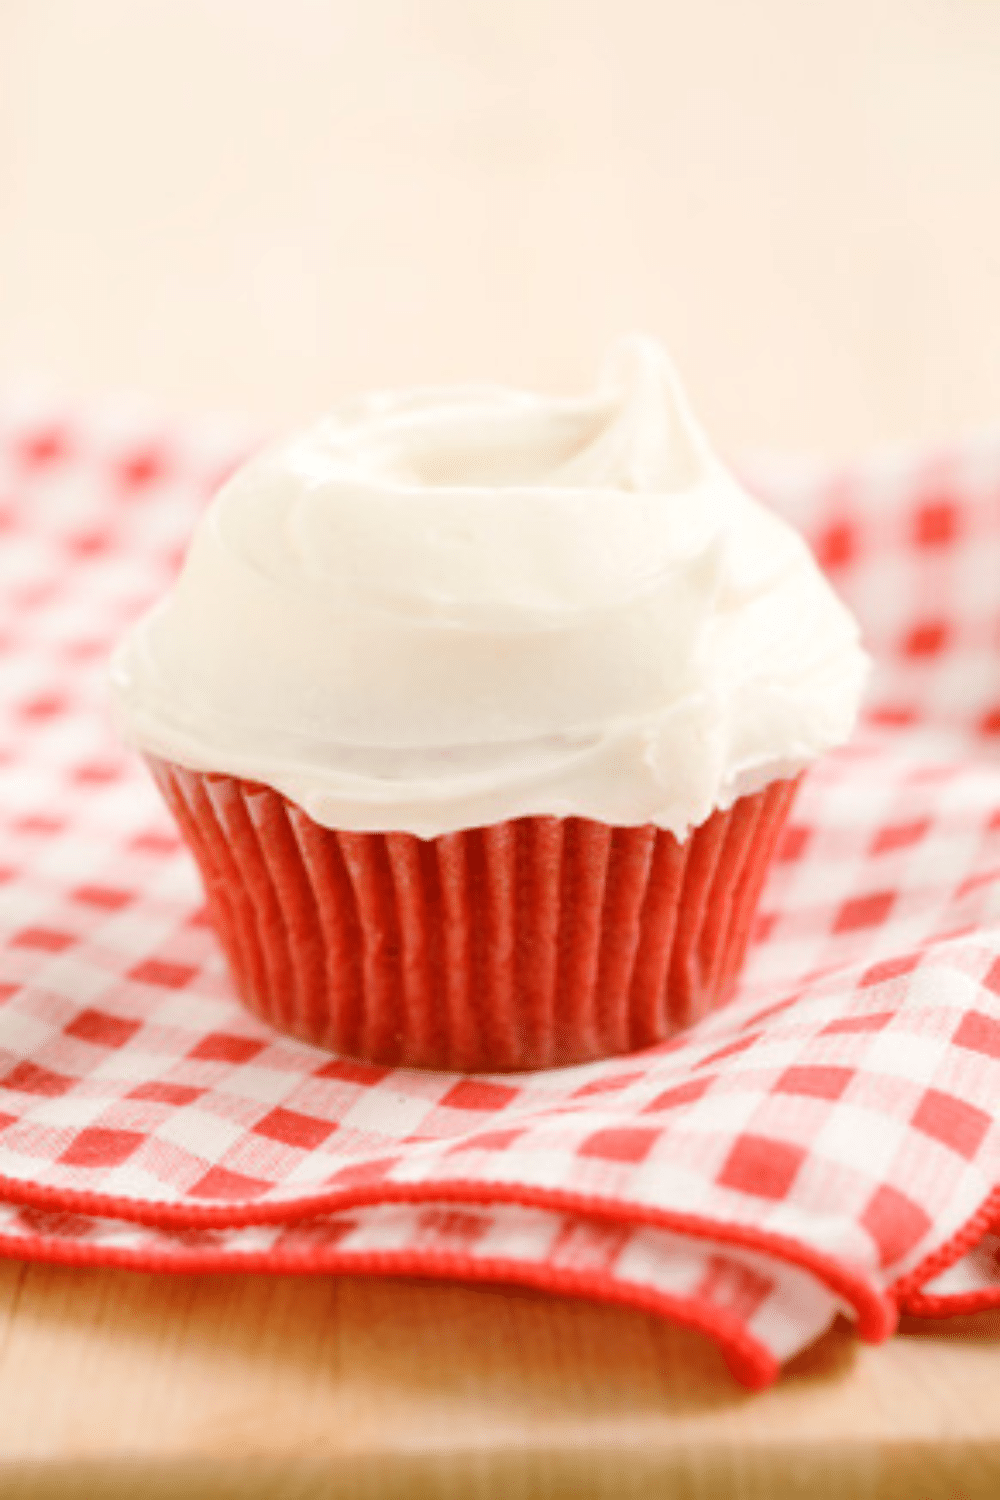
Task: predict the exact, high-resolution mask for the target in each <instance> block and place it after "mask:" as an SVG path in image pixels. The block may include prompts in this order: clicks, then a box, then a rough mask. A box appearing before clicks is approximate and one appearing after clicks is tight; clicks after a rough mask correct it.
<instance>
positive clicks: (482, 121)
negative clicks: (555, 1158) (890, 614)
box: [0, 0, 1000, 1500]
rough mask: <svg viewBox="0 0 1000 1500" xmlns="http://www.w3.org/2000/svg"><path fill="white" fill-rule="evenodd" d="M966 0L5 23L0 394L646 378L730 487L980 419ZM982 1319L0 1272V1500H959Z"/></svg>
mask: <svg viewBox="0 0 1000 1500" xmlns="http://www.w3.org/2000/svg"><path fill="white" fill-rule="evenodd" d="M998 184H1000V5H997V4H995V3H992V0H840V3H839V4H836V5H833V4H829V5H823V4H820V5H804V4H802V3H801V0H755V3H753V4H745V3H742V0H705V3H700V4H692V3H690V0H686V3H681V0H614V3H612V0H410V3H406V0H364V3H363V4H362V3H358V0H281V3H277V0H0V384H2V383H4V382H6V383H11V382H13V383H15V384H17V385H19V386H23V385H24V384H25V383H27V384H28V385H31V384H32V383H34V384H40V385H42V386H48V387H53V386H54V387H55V388H56V389H58V390H60V391H62V392H63V393H65V394H67V395H70V396H78V397H81V398H88V399H89V398H91V397H101V396H103V395H104V394H106V393H108V392H112V391H127V392H131V393H134V392H139V393H143V394H144V395H145V396H147V397H148V398H149V399H150V400H151V401H152V402H153V403H154V404H155V405H156V406H158V407H161V408H167V409H173V410H176V411H179V412H184V411H196V410H201V409H203V408H205V407H211V408H216V409H218V408H229V409H236V410H238V411H241V412H245V413H248V414H250V415H251V416H252V417H253V418H255V419H256V420H257V421H259V422H260V423H261V424H263V425H266V426H271V425H274V424H280V423H284V422H289V421H295V420H300V419H301V418H303V417H304V416H306V415H308V414H311V413H312V412H313V411H315V410H317V409H320V408H322V407H323V406H325V405H326V404H328V403H329V402H330V401H331V400H332V399H335V398H336V397H338V396H340V395H341V394H343V393H345V392H348V391H351V390H354V389H357V388H359V387H362V386H366V385H370V384H373V383H374V384H380V385H381V384H393V383H408V382H411V381H425V380H450V379H460V380H464V379H466V378H470V377H487V378H496V379H502V380H510V381H516V382H522V383H537V384H539V385H541V386H548V387H550V388H553V389H571V388H577V387H581V386H583V385H584V384H586V383H587V382H588V381H589V380H590V379H591V377H592V372H593V369H594V366H595V364H596V361H597V359H598V357H599V354H600V351H601V349H602V347H603V346H604V345H605V344H606V343H607V342H608V341H609V339H610V338H611V337H613V336H614V335H615V334H616V333H618V332H619V331H621V330H623V329H627V328H645V329H649V330H651V331H653V332H655V333H657V334H659V335H660V336H661V337H663V338H664V339H665V341H666V342H667V343H668V344H669V345H670V347H671V348H672V349H673V351H674V353H675V355H676V357H677V360H678V363H679V365H680V367H681V369H682V370H683V371H684V373H685V375H686V377H687V380H688V383H689V386H690V388H691V391H692V395H693V398H694V401H695V405H696V408H697V409H698V410H699V411H700V412H701V413H702V415H703V417H704V419H705V422H706V425H707V427H708V428H709V430H710V431H711V432H712V433H713V434H714V435H715V436H716V437H717V438H718V440H719V441H720V442H721V444H722V445H723V446H724V447H725V448H727V449H729V450H730V451H734V452H738V451H742V450H745V449H747V448H748V447H768V448H773V449H778V450H788V449H812V450H817V451H820V452H825V453H828V454H840V453H847V452H853V451H857V450H859V449H862V448H864V447H866V446H867V445H869V444H871V443H875V442H881V441H884V440H886V439H898V438H902V439H908V440H938V439H950V438H954V437H958V436H961V435H962V434H964V433H967V432H970V431H972V430H974V429H977V428H982V427H984V426H987V425H994V426H995V425H996V424H997V421H998V417H1000V352H998V340H997V333H996V329H997V327H998V326H1000V193H998V191H997V188H998ZM998 1389H1000V1322H998V1320H997V1319H993V1318H983V1319H979V1320H972V1321H969V1322H967V1323H964V1324H962V1325H957V1326H947V1327H935V1326H933V1325H932V1326H929V1327H917V1326H916V1325H911V1327H910V1331H909V1332H908V1333H907V1334H906V1335H905V1336H903V1337H900V1338H897V1339H895V1340H893V1341H892V1342H891V1343H889V1344H888V1345H885V1346H883V1347H882V1348H879V1349H870V1348H865V1347H862V1346H858V1345H857V1344H856V1343H855V1342H854V1341H853V1340H852V1338H851V1337H850V1335H849V1333H848V1331H847V1330H846V1328H845V1327H843V1326H839V1327H837V1328H835V1329H834V1330H833V1331H832V1332H831V1333H830V1334H829V1335H828V1336H827V1337H826V1338H824V1339H823V1340H822V1341H821V1342H820V1343H819V1344H818V1345H817V1346H816V1347H815V1349H813V1350H811V1351H809V1352H808V1353H807V1354H805V1355H803V1356H802V1357H800V1359H799V1360H797V1361H796V1363H795V1365H794V1366H793V1368H792V1370H791V1371H790V1372H789V1374H788V1375H787V1376H786V1378H785V1379H784V1380H783V1381H782V1383H781V1384H780V1385H779V1386H778V1387H777V1388H776V1389H774V1390H772V1391H770V1392H767V1393H765V1394H763V1395H760V1396H754V1397H748V1396H746V1395H744V1394H743V1393H741V1392H740V1391H739V1390H738V1388H736V1387H735V1386H734V1385H733V1383H732V1381H731V1380H730V1378H729V1376H728V1375H727V1374H726V1372H725V1370H724V1368H723V1366H722V1363H721V1360H720V1359H719V1358H718V1357H717V1355H716V1354H715V1352H714V1350H713V1349H712V1348H711V1346H709V1345H708V1344H706V1343H704V1342H703V1341H701V1340H699V1339H698V1338H697V1337H696V1336H694V1335H690V1334H686V1333H682V1332H680V1331H678V1330H675V1329H672V1328H670V1327H668V1326H666V1325H663V1324H660V1323H657V1322H656V1321H654V1320H652V1319H649V1318H646V1317H643V1316H640V1315H638V1314H632V1313H628V1312H623V1311H620V1310H610V1309H602V1308H599V1307H591V1306H587V1305H585V1304H580V1303H573V1302H568V1301H559V1300H556V1299H549V1298H544V1297H540V1296H533V1295H527V1294H522V1293H515V1292H505V1291H502V1290H479V1289H471V1288H464V1287H459V1286H439V1285H432V1284H427V1285H422V1284H419V1283H415V1282H409V1283H407V1282H376V1281H372V1282H364V1281H359V1280H339V1281H337V1280H329V1279H322V1280H316V1281H308V1280H307V1281H294V1280H290V1279H285V1278H275V1279H266V1278H260V1277H252V1278H246V1279H243V1278H239V1277H221V1276H220V1277H202V1278H192V1279H182V1278H178V1279H169V1278H165V1277H152V1276H138V1275H130V1274H128V1273H124V1272H95V1271H72V1270H65V1269H56V1268H52V1267H46V1266H21V1265H17V1264H14V1263H6V1264H0V1495H2V1496H3V1497H4V1500H21V1497H38V1500H41V1497H47V1496H50V1495H51V1496H60V1497H63V1496H67V1497H84V1496H86V1497H89V1496H100V1497H102V1500H103V1497H109V1500H115V1497H118V1496H122V1497H125V1496H129V1497H131V1496H137V1495H141V1496H143V1497H150V1500H158V1497H160V1496H163V1497H165V1500H166V1497H170V1500H173V1497H176V1496H181V1495H184V1496H198V1497H203V1496H204V1497H206V1500H214V1497H217V1496H218V1497H229V1496H232V1497H239V1500H254V1497H256V1496H262V1497H264V1496H266V1497H269V1500H270V1497H285V1496H287V1497H289V1500H313V1497H320V1496H323V1497H325V1496H329V1495H345V1496H358V1497H360V1500H365V1497H372V1500H375V1497H377V1500H392V1497H394V1496H396V1495H399V1496H406V1497H411V1496H412V1497H415V1500H419V1497H422V1496H425V1495H426V1496H431V1497H441V1500H465V1497H474V1500H479V1497H482V1500H487V1497H489V1500H493V1497H495V1496H503V1497H504V1500H517V1497H520V1496H524V1497H530V1500H549V1497H556V1496H567V1497H572V1500H587V1497H590V1496H595V1497H597V1496H599V1497H608V1500H612V1497H613V1500H621V1497H628V1496H636V1497H639V1496H642V1497H646V1496H660V1495H663V1496H666V1495H670V1496H671V1497H675V1496H676V1497H692V1500H695V1497H697V1500H708V1497H715V1496H720V1497H721V1496H725V1497H733V1500H765V1497H766V1500H784V1497H791V1496H796V1497H798V1496H802V1497H806V1496H808V1497H810V1500H812V1497H820V1500H821V1497H824V1496H829V1497H834V1496H836V1497H840V1496H846V1495H850V1496H852V1497H854V1496H857V1497H861V1500H979V1497H982V1500H987V1497H989V1500H994V1497H995V1496H996V1495H997V1494H998V1493H1000V1402H998V1401H997V1398H996V1392H997V1390H998Z"/></svg>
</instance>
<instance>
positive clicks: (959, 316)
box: [0, 0, 1000, 453]
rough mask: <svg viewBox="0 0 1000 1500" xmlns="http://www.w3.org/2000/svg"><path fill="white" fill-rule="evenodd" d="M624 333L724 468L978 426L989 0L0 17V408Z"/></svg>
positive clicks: (560, 371)
mask: <svg viewBox="0 0 1000 1500" xmlns="http://www.w3.org/2000/svg"><path fill="white" fill-rule="evenodd" d="M635 327H641V328H649V329H651V330H653V331H655V332H656V333H658V334H659V335H660V336H662V337H663V338H664V339H665V340H666V341H667V342H668V344H669V345H670V346H671V348H672V349H673V351H674V353H675V355H676V358H677V360H678V362H679V364H680V366H681V368H682V371H683V372H684V374H685V375H686V378H687V381H688V384H689V386H690V388H691V391H692V394H693V397H694V400H695V402H696V404H697V406H698V408H699V409H700V410H701V412H702V413H703V415H704V417H705V419H706V422H707V423H708V424H709V426H710V428H711V429H712V430H713V432H714V433H715V434H716V435H717V436H718V437H719V439H720V440H721V441H722V442H723V443H724V444H725V445H726V446H727V447H729V448H730V449H743V448H746V447H748V446H758V445H765V446H768V447H772V448H811V449H817V450H820V451H825V452H829V453H833V452H848V451H853V450H856V449H858V448H861V447H863V446H865V445H867V444H869V443H872V442H875V441H880V440H884V439H895V438H906V439H909V438H930V439H934V438H947V437H953V436H960V435H962V434H963V433H966V432H968V431H970V430H973V429H976V428H981V427H983V426H988V425H992V424H994V423H996V422H998V421H1000V338H998V328H1000V4H998V3H996V0H839V3H826V4H823V3H806V0H686V3H684V4H681V3H678V0H0V381H10V380H17V381H21V380H23V379H24V377H25V376H26V375H31V376H33V377H34V378H37V379H40V380H42V381H47V382H49V383H54V384H55V385H56V386H57V388H59V389H61V390H63V391H65V392H68V393H70V394H91V393H100V392H104V391H107V390H122V389H125V390H129V391H140V392H143V393H146V394H148V395H150V396H151V397H153V399H154V400H155V401H157V402H158V403H160V404H162V405H166V406H167V407H170V408H177V409H181V410H190V409H196V408H199V407H202V406H206V405H208V406H212V407H223V408H235V409H239V410H244V411H247V412H249V413H251V414H252V415H253V416H254V417H256V418H258V419H262V420H263V421H264V422H266V423H272V422H284V421H289V420H295V419H298V418H300V417H302V416H304V415H306V414H309V413H311V412H313V411H314V410H316V409H318V408H321V407H323V406H324V405H325V404H327V403H328V402H329V401H331V400H332V399H334V398H336V397H337V396H338V395H340V394H343V393H344V392H346V391H349V390H351V389H354V388H356V387H359V386H364V385H371V384H396V383H404V382H410V381H415V380H451V379H465V378H468V377H490V378H501V379H505V380H509V381H515V382H524V383H537V384H539V385H542V386H550V387H553V388H566V389H569V388H574V387H578V386H582V385H584V384H585V383H586V382H587V381H588V380H589V379H590V378H591V375H592V371H593V367H594V365H595V362H596V360H597V358H598V357H599V354H600V351H601V349H602V346H603V345H604V344H605V343H606V342H607V341H608V340H609V339H610V338H611V337H612V336H613V335H614V334H615V333H616V332H618V331H619V330H622V329H626V328H635Z"/></svg>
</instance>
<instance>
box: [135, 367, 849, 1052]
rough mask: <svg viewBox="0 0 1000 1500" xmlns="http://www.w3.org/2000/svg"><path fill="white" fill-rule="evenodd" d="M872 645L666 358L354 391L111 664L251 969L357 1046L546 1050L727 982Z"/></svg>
mask: <svg viewBox="0 0 1000 1500" xmlns="http://www.w3.org/2000/svg"><path fill="white" fill-rule="evenodd" d="M865 667H866V661H865V657H864V654H863V652H862V651H861V650H860V648H859V646H858V642H857V631H856V627H855V626H854V623H853V621H852V620H851V619H850V617H849V616H848V614H847V612H846V611H845V610H844V609H843V607H842V606H841V605H840V604H839V603H838V601H837V600H836V599H835V598H834V596H833V595H832V593H831V592H830V590H829V588H828V586H827V585H826V584H825V582H824V581H823V579H822V577H821V576H820V574H819V573H818V571H817V570H816V567H815V565H814V563H813V562H812V559H811V558H810V556H809V554H808V552H807V550H806V549H805V547H804V545H803V544H802V542H801V541H800V540H799V539H798V537H796V536H795V534H794V533H792V532H791V531H790V530H789V529H788V528H787V527H786V526H784V525H783V523H781V522H779V521H778V520H777V519H776V518H775V517H773V516H771V515H769V513H767V512H766V511H765V510H764V509H763V508H762V507H761V506H759V505H758V504H757V503H756V502H754V501H753V500H752V499H751V498H750V497H749V496H747V495H745V494H744V493H743V492H742V491H741V490H740V489H739V488H738V486H737V485H736V484H735V481H733V480H732V478H731V477H730V476H729V475H728V474H727V473H726V471H725V470H724V469H722V467H721V466H720V465H719V464H718V462H717V461H716V460H715V459H714V458H713V457H712V455H711V453H710V452H709V450H708V448H707V446H706V444H705V442H704V439H703V438H702V436H701V434H700V432H699V431H698V429H697V427H696V426H695V425H694V423H693V422H692V420H691V418H690V415H689V414H688V412H687V410H686V407H685V406H684V403H683V399H682V397H681V396H680V393H679V391H678V389H677V387H676V382H675V380H674V378H673V375H672V372H671V371H670V368H669V366H668V365H667V364H666V362H665V360H664V359H663V357H662V355H661V354H660V352H659V351H658V349H657V348H656V346H655V345H652V344H650V343H649V342H648V341H643V340H633V341H629V342H627V343H625V344H623V345H622V346H621V347H620V348H619V349H618V350H617V351H616V353H615V356H614V358H613V360H612V361H611V363H610V365H609V368H608V371H607V373H606V376H605V379H604V381H603V383H602V385H601V387H600V389H599V390H598V392H597V394H596V396H594V397H591V398H588V399H584V400H579V401H557V400H551V399H547V398H542V397H530V396H526V395H524V394H521V393H516V392H506V391H499V390H495V389H492V388H471V389H469V390H460V391H450V390H449V391H441V390H429V391H420V392H415V393H408V394H407V393H403V394H398V395H382V396H376V397H371V398H368V399H367V400H364V401H361V402H358V403H355V404H354V405H352V406H349V407H346V408H343V409H342V410H341V411H340V412H339V413H335V414H334V416H333V417H332V418H330V419H328V420H327V422H325V423H323V424H321V425H320V426H319V427H317V428H315V429H313V430H311V431H310V432H308V433H306V434H303V435H302V436H301V437H299V438H296V439H293V440H291V441H290V442H288V443H286V444H284V445H281V446H279V447H277V448H275V449H273V450H270V451H269V452H268V453H266V454H264V455H263V456H262V457H260V458H258V459H257V460H255V461H254V462H253V463H251V464H250V465H248V466H247V467H246V468H245V469H244V470H242V471H240V473H239V474H238V475H237V476H235V478H234V479H233V480H231V481H230V482H229V484H227V485H226V486H225V487H224V489H223V490H222V491H221V492H220V494H219V496H218V497H217V498H216V500H215V502H214V503H213V505H212V507H211V508H210V510H209V512H208V514H207V515H206V517H205V519H204V521H203V522H202V524H201V526H200V527H199V529H198V531H197V533H196V536H195V539H194V542H193V544H192V548H191V551H190V553H189V556H188V559H187V561H186V564H185V567H184V569H183V570H182V574H181V577H180V579H179V580H178V583H177V585H176V587H175V589H174V590H173V592H172V593H171V595H170V596H169V597H168V598H167V600H166V601H164V603H163V604H161V605H160V606H158V607H157V609H156V610H154V611H153V612H152V613H151V614H150V615H149V616H148V617H147V618H146V620H144V621H143V622H141V624H140V625H139V627H138V628H137V629H136V630H135V631H133V633H132V634H131V636H130V637H129V638H128V640H127V641H126V642H125V643H124V645H123V647H122V648H121V649H120V651H119V653H118V655H117V657H116V661H115V667H114V683H115V691H116V703H117V708H118V716H119V720H120V723H121V725H122V728H123V732H124V733H125V734H126V736H127V737H128V738H130V739H131V740H132V741H133V743H135V744H136V745H137V746H138V747H139V748H140V749H141V750H142V751H143V752H144V753H145V755H146V756H147V759H148V760H149V763H150V765H151V767H152V769H153V773H154V775H155V777H156V780H157V783H158V785H159V787H160V789H161V791H162V792H163V795H164V797H165V798H166V801H167V802H168V804H169V806H170V808H171V810H172V812H173V814H174V816H175V817H176V819H177V821H178V823H179V825H180V827H181V829H182V831H183V834H184V836H185V838H186V840H187V842H188V844H189V846H190V848H191V850H192V853H193V854H194V857H195V859H196V860H197V862H198V865H199V868H200V871H201V874H202V878H203V880H204V884H205V888H206V892H207V895H208V902H209V909H210V913H211V916H212V920H213V922H214V925H215V928H216V930H217V932H218V934H219V937H220V940H221V942H222V945H223V948H224V950H225V952H226V956H227V959H228V961H229V966H230V970H231V972H232V976H233V981H234V984H235V987H236V992H237V994H238V995H239V996H240V998H241V999H242V1000H243V1001H244V1003H245V1004H246V1005H247V1006H248V1007H249V1008H250V1009H252V1010H253V1011H254V1012H256V1013H257V1014H258V1015H260V1016H262V1017H263V1018H265V1019H266V1020H268V1021H269V1022H271V1023H272V1024H273V1025H274V1026H276V1027H278V1028H280V1029H282V1030H284V1031H287V1032H289V1033H291V1034H293V1035H295V1036H297V1037H300V1038H302V1039H303V1040H306V1041H309V1042H313V1043H316V1044H317V1045H319V1046H323V1047H327V1048H329V1049H331V1050H333V1051H335V1052H337V1053H342V1054H345V1055H348V1056H352V1057H359V1058H364V1059H366V1060H369V1061H372V1062H377V1063H384V1064H399V1065H404V1066H412V1067H426V1068H444V1069H457V1070H463V1071H497V1070H511V1069H515V1070H516V1069H527V1068H543V1067H554V1066H560V1065H565V1064H572V1063H581V1062H586V1061H589V1060H591V1059H595V1058H599V1057H605V1056H609V1055H613V1054H616V1053H621V1052H627V1051H630V1050H633V1049H636V1048H641V1047H646V1046H650V1045H653V1044H655V1043H657V1042H660V1041H662V1040H664V1039H665V1038H666V1037H668V1036H669V1035H670V1034H671V1033H672V1032H674V1031H676V1030H678V1029H679V1028H681V1027H685V1026H689V1025H691V1024H693V1023H694V1022H696V1021H698V1020H699V1019H700V1018H701V1017H702V1016H703V1015H705V1014H706V1012H708V1011H709V1010H711V1009H713V1008H714V1007H717V1006H719V1005H721V1004H723V1003H724V1002H725V1001H726V1000H727V999H728V997H729V996H730V995H731V993H732V990H733V987H734V984H735V982H736V978H737V975H738V971H739V968H740V964H741V961H742V958H743V954H744V951H745V948H746V944H747V940H748V936H749V933H750V929H751V924H752V920H753V916H754V912H755V909H756V905H757V900H758V896H759V893H760V889H761V886H762V883H763V880H764V876H765V874H766V870H767V866H768V862H769V860H770V857H771V854H772V852H773V849H774V846H775V843H776V841H777V838H778V835H779V833H780V830H781V826H782V823H783V821H784V818H785V816H786V814H787V811H788V807H789V805H790V802H791V798H792V796H793V794H794V789H795V786H796V783H797V779H798V776H799V775H800V773H801V772H802V770H803V769H804V768H805V767H806V766H807V765H808V764H809V762H810V761H811V760H812V759H814V758H815V757H816V756H817V755H819V754H821V753H822V752H823V751H825V750H826V749H828V748H830V747H831V746H832V745H835V744H837V743H839V742H841V741H842V740H843V739H844V738H846V736H847V734H848V733H849V732H850V729H851V726H852V723H853V719H854V716H855V713H856V708H857V703H858V698H859V695H860V689H861V685H862V682H863V678H864V673H865Z"/></svg>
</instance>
